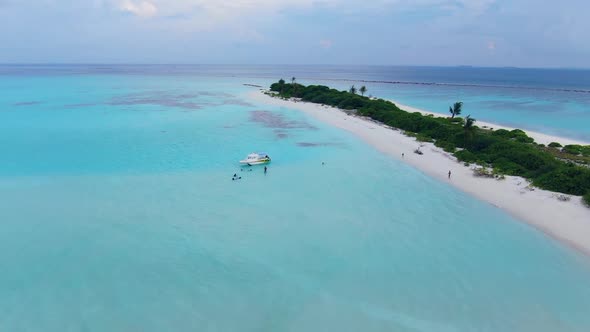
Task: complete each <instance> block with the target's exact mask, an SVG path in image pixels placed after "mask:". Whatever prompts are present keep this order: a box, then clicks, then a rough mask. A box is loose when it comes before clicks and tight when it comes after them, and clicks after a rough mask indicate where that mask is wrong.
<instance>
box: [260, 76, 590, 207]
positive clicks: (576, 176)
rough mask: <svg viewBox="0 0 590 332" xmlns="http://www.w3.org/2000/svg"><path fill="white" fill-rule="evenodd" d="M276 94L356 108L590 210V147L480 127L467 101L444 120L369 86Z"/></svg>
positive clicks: (280, 86)
mask: <svg viewBox="0 0 590 332" xmlns="http://www.w3.org/2000/svg"><path fill="white" fill-rule="evenodd" d="M270 90H271V91H274V92H276V93H278V94H279V96H281V97H283V98H291V97H294V98H300V99H301V100H303V101H307V102H312V103H317V104H325V105H330V106H334V107H337V108H340V109H344V110H354V111H355V112H356V113H357V114H358V115H361V116H366V117H370V118H371V119H374V120H376V121H379V122H381V123H384V124H386V125H388V126H391V127H395V128H399V129H402V130H404V131H405V132H406V133H407V134H409V135H411V136H415V137H416V138H417V140H419V141H423V142H432V143H434V145H436V146H438V147H440V148H442V149H444V150H445V151H447V152H449V153H452V154H453V155H454V156H455V157H457V159H459V160H460V161H463V162H465V163H476V164H479V165H482V166H485V167H491V168H493V169H494V171H495V172H498V173H501V174H506V175H515V176H521V177H524V178H526V179H528V180H530V181H531V182H532V183H533V185H535V186H537V187H539V188H543V189H547V190H550V191H555V192H560V193H564V194H571V195H578V196H582V195H583V199H584V201H585V202H586V204H588V205H589V206H590V168H589V167H588V166H589V165H590V146H579V145H570V146H566V147H561V146H556V145H559V144H558V143H555V144H553V143H552V144H550V145H549V146H544V145H542V144H537V143H535V142H534V140H533V139H532V138H531V137H529V136H527V135H526V133H525V132H524V131H522V130H520V129H514V130H505V129H499V130H490V129H485V128H479V127H478V126H476V125H475V123H476V120H475V119H474V118H472V117H471V116H470V115H468V116H466V117H465V118H462V117H460V115H461V113H462V111H463V103H461V102H457V103H455V104H454V105H452V106H451V107H450V109H449V113H450V115H451V116H450V117H448V118H442V117H434V116H432V115H423V114H421V113H419V112H414V113H410V112H406V111H403V110H401V109H400V108H398V107H397V106H396V105H395V104H394V103H392V102H390V101H387V100H384V99H376V98H368V97H365V96H364V94H365V93H366V92H367V88H366V87H364V86H363V87H361V88H360V89H359V90H357V89H356V88H355V86H352V87H351V88H350V89H349V90H348V91H339V90H336V89H331V88H329V87H327V86H322V85H308V86H304V85H301V84H299V83H297V82H296V80H295V78H293V79H292V80H291V83H290V84H287V83H286V82H285V81H284V80H280V81H279V82H277V83H274V84H272V85H271V87H270ZM357 91H358V92H361V95H358V94H357ZM552 145H553V146H552ZM584 164H585V165H584Z"/></svg>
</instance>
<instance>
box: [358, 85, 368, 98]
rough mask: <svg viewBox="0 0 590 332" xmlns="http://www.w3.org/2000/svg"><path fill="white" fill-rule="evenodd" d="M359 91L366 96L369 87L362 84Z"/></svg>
mask: <svg viewBox="0 0 590 332" xmlns="http://www.w3.org/2000/svg"><path fill="white" fill-rule="evenodd" d="M359 92H360V93H361V95H362V96H363V97H364V96H365V93H366V92H367V87H366V86H364V85H363V86H361V88H360V89H359Z"/></svg>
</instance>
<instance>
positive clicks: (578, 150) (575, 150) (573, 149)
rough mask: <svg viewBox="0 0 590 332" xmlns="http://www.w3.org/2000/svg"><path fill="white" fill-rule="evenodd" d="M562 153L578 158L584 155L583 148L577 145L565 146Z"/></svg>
mask: <svg viewBox="0 0 590 332" xmlns="http://www.w3.org/2000/svg"><path fill="white" fill-rule="evenodd" d="M562 151H563V152H565V153H569V154H573V155H574V156H577V155H581V154H582V146H581V145H577V144H570V145H566V146H564V147H563V149H562Z"/></svg>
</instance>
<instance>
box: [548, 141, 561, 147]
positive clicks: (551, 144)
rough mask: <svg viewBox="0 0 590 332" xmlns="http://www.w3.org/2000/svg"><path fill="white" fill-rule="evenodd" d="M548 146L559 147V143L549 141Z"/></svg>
mask: <svg viewBox="0 0 590 332" xmlns="http://www.w3.org/2000/svg"><path fill="white" fill-rule="evenodd" d="M549 147H551V148H560V147H561V144H559V143H557V142H551V143H549Z"/></svg>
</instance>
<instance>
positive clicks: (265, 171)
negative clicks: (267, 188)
mask: <svg viewBox="0 0 590 332" xmlns="http://www.w3.org/2000/svg"><path fill="white" fill-rule="evenodd" d="M266 170H267V168H266V166H264V174H266Z"/></svg>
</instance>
